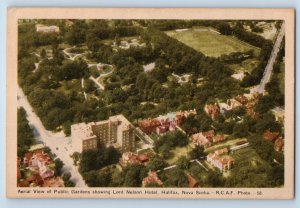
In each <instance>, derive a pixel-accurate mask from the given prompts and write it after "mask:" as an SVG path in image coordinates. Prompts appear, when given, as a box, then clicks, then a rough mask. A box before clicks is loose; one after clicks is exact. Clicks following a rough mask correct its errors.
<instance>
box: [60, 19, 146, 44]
mask: <svg viewBox="0 0 300 208" xmlns="http://www.w3.org/2000/svg"><path fill="white" fill-rule="evenodd" d="M111 22H113V23H112V25H113V26H110V25H109V22H108V21H106V20H93V21H89V22H88V21H86V20H75V21H74V24H73V25H72V26H71V27H70V28H68V29H67V31H66V34H65V39H66V40H67V42H68V43H69V44H71V45H77V44H80V43H84V42H91V41H93V40H96V41H98V40H104V39H114V38H116V37H126V36H134V35H138V34H139V32H140V30H141V28H140V27H138V26H134V25H132V24H125V25H122V23H117V21H114V20H111Z"/></svg>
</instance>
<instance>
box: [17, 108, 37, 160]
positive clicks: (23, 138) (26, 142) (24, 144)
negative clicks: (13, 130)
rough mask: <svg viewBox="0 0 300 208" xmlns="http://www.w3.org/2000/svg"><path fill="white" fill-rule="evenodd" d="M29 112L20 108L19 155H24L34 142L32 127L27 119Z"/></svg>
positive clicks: (18, 127) (18, 129)
mask: <svg viewBox="0 0 300 208" xmlns="http://www.w3.org/2000/svg"><path fill="white" fill-rule="evenodd" d="M26 117H27V114H26V111H25V110H24V108H22V107H21V108H19V109H18V118H17V120H18V124H17V125H18V126H17V146H18V156H19V157H23V156H24V155H25V153H26V152H27V151H28V149H29V148H30V146H31V145H33V144H34V136H33V133H32V129H31V128H30V126H29V123H28V120H27V118H26Z"/></svg>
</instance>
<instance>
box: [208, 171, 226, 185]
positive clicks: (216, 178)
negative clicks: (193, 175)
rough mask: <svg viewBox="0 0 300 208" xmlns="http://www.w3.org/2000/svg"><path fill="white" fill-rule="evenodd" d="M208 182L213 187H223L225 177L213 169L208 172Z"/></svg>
mask: <svg viewBox="0 0 300 208" xmlns="http://www.w3.org/2000/svg"><path fill="white" fill-rule="evenodd" d="M207 183H208V184H209V185H210V186H211V187H223V184H224V179H223V177H222V175H221V174H220V173H217V172H215V171H213V172H212V171H211V172H210V173H209V174H208V177H207Z"/></svg>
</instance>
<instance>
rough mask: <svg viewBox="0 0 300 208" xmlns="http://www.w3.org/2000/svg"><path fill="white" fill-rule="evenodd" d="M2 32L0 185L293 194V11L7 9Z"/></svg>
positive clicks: (59, 190) (139, 193)
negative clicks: (3, 159) (1, 166)
mask: <svg viewBox="0 0 300 208" xmlns="http://www.w3.org/2000/svg"><path fill="white" fill-rule="evenodd" d="M7 38H8V40H7V80H6V83H7V95H6V98H7V123H6V126H7V133H6V135H7V138H6V143H7V148H6V150H7V164H6V169H7V179H6V187H7V197H9V198H109V199H115V198H161V199H171V198H173V199H292V198H293V197H294V113H295V109H294V69H295V68H294V53H295V52H294V46H295V41H294V10H293V9H200V8H194V9H191V8H190V9H188V8H176V9H174V8H172V9H171V8H94V9H92V8H9V9H8V22H7Z"/></svg>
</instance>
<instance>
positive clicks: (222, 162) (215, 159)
mask: <svg viewBox="0 0 300 208" xmlns="http://www.w3.org/2000/svg"><path fill="white" fill-rule="evenodd" d="M206 158H207V161H208V162H209V163H211V164H212V165H213V166H214V167H216V168H218V169H219V170H220V171H221V172H227V171H228V170H230V168H231V167H232V165H233V164H234V162H235V160H234V159H233V158H232V157H231V156H229V155H228V149H227V148H223V149H219V150H216V151H215V152H212V153H209V154H208V155H207V157H206Z"/></svg>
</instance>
